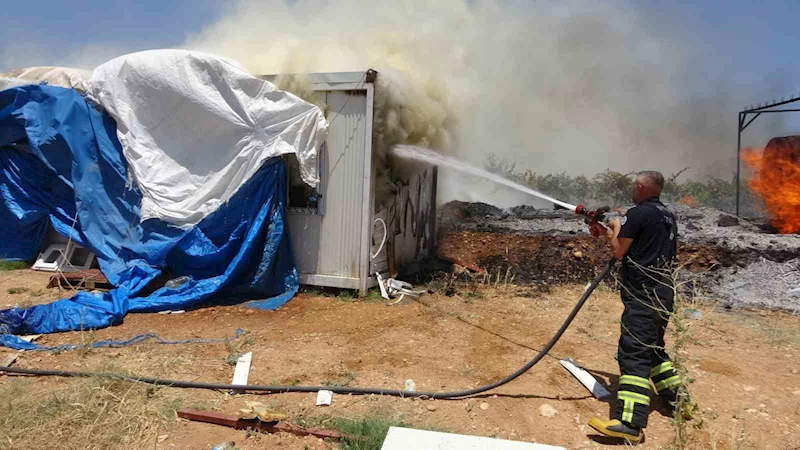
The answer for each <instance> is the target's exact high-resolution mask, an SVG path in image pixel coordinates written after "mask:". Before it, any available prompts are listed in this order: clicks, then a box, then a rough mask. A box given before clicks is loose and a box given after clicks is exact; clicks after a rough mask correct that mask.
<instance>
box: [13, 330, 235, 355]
mask: <svg viewBox="0 0 800 450" xmlns="http://www.w3.org/2000/svg"><path fill="white" fill-rule="evenodd" d="M244 334H247V331H245V330H242V329H240V328H237V329H236V335H235V336H233V337H226V338H219V339H181V340H177V341H168V340H166V339H162V338H161V337H159V336H158V335H157V334H155V333H144V334H140V335H138V336H134V337H132V338H130V339H126V340H124V341H115V340H113V339H107V340H104V341H97V342H92V343H90V344H86V345H75V344H60V345H57V346H55V347H45V346H42V345H38V344H34V343H32V342H27V341H24V340H22V339H20V338H19V337H18V336H14V335H13V334H3V335H0V345H3V346H5V347H9V348H12V349H15V350H26V351H45V352H66V351H73V350H79V349H88V348H118V347H129V346H131V345H137V344H141V343H143V342H147V341H155V343H156V344H163V345H184V344H216V343H220V342H230V341H234V340H236V339H238V338H239V337H241V336H242V335H244Z"/></svg>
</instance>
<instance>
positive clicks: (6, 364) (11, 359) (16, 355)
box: [0, 353, 19, 367]
mask: <svg viewBox="0 0 800 450" xmlns="http://www.w3.org/2000/svg"><path fill="white" fill-rule="evenodd" d="M18 358H19V353H14V354H13V355H8V357H6V359H5V361H3V362H2V363H0V364H1V365H0V367H11V365H12V364H14V362H16V361H17V359H18Z"/></svg>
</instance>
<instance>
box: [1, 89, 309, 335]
mask: <svg viewBox="0 0 800 450" xmlns="http://www.w3.org/2000/svg"><path fill="white" fill-rule="evenodd" d="M285 179H286V172H285V165H284V163H283V161H281V160H280V159H279V158H273V159H272V160H268V161H266V162H264V163H263V164H262V165H261V166H260V167H259V168H258V169H257V171H256V172H255V174H254V175H253V176H252V177H251V178H250V179H249V180H248V181H247V182H246V183H244V184H243V185H242V186H241V187H240V188H239V189H238V190H237V192H236V193H235V194H234V195H232V196H231V197H230V199H229V200H228V201H227V202H225V203H224V204H222V205H221V206H219V208H217V209H216V210H215V211H214V212H213V213H211V214H210V215H208V216H207V217H206V218H205V219H203V220H202V221H201V222H200V223H199V224H198V225H197V226H195V227H192V228H190V229H180V228H177V227H174V226H172V225H171V224H168V223H167V222H164V221H162V220H147V221H143V220H141V213H140V207H139V205H140V203H141V201H142V194H141V192H140V191H139V189H138V188H137V187H136V185H135V184H133V183H130V182H129V178H128V163H127V161H126V160H125V158H124V157H123V154H122V147H121V145H120V143H119V141H118V139H117V137H116V127H115V123H114V121H113V119H111V118H110V117H109V116H108V115H107V114H105V113H103V112H100V111H98V109H95V107H94V106H93V105H90V104H89V103H88V102H87V101H86V100H85V99H84V98H83V97H81V95H79V94H78V93H77V92H75V91H74V90H71V89H64V88H59V87H52V86H45V85H42V86H24V87H16V88H12V89H8V90H5V91H2V92H0V193H1V194H2V196H1V197H0V221H2V222H0V223H1V224H2V226H3V234H2V236H1V237H0V255H2V257H4V258H25V259H28V258H31V257H32V255H35V253H36V251H37V250H38V249H39V248H40V247H41V245H42V238H43V234H44V231H45V230H46V228H47V225H48V223H50V224H51V225H52V226H53V228H54V229H55V230H56V231H58V232H59V233H61V234H63V235H65V236H70V237H71V238H72V239H73V241H75V242H76V243H78V244H80V245H82V246H84V247H87V248H89V249H91V250H92V251H93V252H94V253H95V255H96V256H97V259H98V261H99V264H100V268H101V270H102V271H103V273H104V274H105V275H106V277H107V278H108V280H109V282H110V283H112V284H113V285H114V286H116V288H115V289H112V290H111V291H109V292H105V293H94V292H79V293H78V294H76V295H75V296H74V297H72V298H69V299H62V300H58V301H56V302H53V303H50V304H45V305H37V306H33V307H30V308H27V309H18V308H12V309H7V310H3V311H0V331H3V332H7V333H11V334H34V333H52V332H57V331H67V330H79V329H96V328H102V327H106V326H109V325H113V324H116V323H119V322H120V321H121V320H122V318H123V317H124V316H125V314H127V313H128V312H155V311H161V310H167V309H173V310H175V309H187V308H191V307H194V306H197V305H199V304H201V303H203V302H205V301H206V300H208V299H210V298H211V297H212V296H215V297H217V298H225V299H226V300H229V301H237V300H238V301H243V300H245V299H260V300H258V301H253V302H251V305H253V306H255V307H260V308H268V309H271V308H276V307H278V306H280V305H282V304H283V303H285V302H286V301H288V300H289V299H291V297H292V296H294V294H295V293H296V292H297V288H298V280H297V272H296V269H295V267H294V262H293V258H292V254H291V249H290V247H289V240H288V236H287V234H286V231H285V229H284V210H285V205H284V201H285ZM167 268H168V269H169V273H170V274H172V276H174V277H179V276H186V277H188V281H186V282H185V283H183V284H181V285H179V286H177V287H175V288H168V287H162V288H160V289H158V290H156V291H155V292H153V293H151V294H149V295H147V296H144V297H138V296H137V295H139V294H140V293H141V292H142V290H143V288H145V287H146V286H147V284H148V283H149V282H150V281H152V280H153V279H154V278H156V277H157V276H159V275H160V274H161V273H162V271H164V270H165V269H167Z"/></svg>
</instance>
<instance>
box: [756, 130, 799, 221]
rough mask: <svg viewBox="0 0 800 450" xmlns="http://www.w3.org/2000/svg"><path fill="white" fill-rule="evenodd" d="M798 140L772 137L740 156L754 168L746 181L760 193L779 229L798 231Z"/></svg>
mask: <svg viewBox="0 0 800 450" xmlns="http://www.w3.org/2000/svg"><path fill="white" fill-rule="evenodd" d="M798 144H800V140H795V139H792V138H775V139H773V140H771V141H770V142H769V144H767V147H766V148H765V149H764V150H755V149H747V150H745V151H744V152H743V153H742V160H743V161H744V162H745V163H746V164H747V165H748V166H749V167H750V168H751V169H753V170H754V171H755V176H754V177H753V178H752V179H751V180H750V182H749V183H748V184H749V186H750V190H751V191H753V192H754V193H755V194H757V195H758V196H759V197H761V200H762V201H763V202H764V206H765V207H766V209H767V212H768V213H769V215H770V218H771V220H772V225H773V226H774V227H775V228H777V229H778V230H779V231H780V232H781V233H794V232H797V231H800V145H798Z"/></svg>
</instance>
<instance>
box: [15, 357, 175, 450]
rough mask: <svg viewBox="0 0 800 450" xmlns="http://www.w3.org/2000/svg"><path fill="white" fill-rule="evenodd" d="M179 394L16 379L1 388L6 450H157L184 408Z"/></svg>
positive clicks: (113, 384) (104, 382) (107, 382)
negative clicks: (156, 445) (160, 437)
mask: <svg viewBox="0 0 800 450" xmlns="http://www.w3.org/2000/svg"><path fill="white" fill-rule="evenodd" d="M107 370H110V371H114V369H113V368H107ZM177 395H178V394H177V393H176V392H175V390H170V389H159V388H155V387H152V386H148V385H145V384H141V383H132V382H126V381H119V380H111V379H101V378H86V379H71V380H65V381H63V382H60V383H58V385H57V386H52V384H50V386H47V387H45V386H42V383H41V380H25V379H10V380H9V381H8V382H6V383H4V384H2V385H0V442H1V443H0V447H5V446H6V445H8V447H6V448H20V449H22V448H24V449H30V450H38V449H42V450H45V449H47V450H78V449H80V450H93V449H98V450H100V449H142V448H152V446H153V444H154V443H155V439H156V437H157V436H158V434H159V430H161V431H163V430H164V429H165V427H166V426H168V425H169V424H171V423H175V420H176V416H175V411H176V410H177V409H178V408H179V407H180V403H181V402H180V399H179V397H178V396H177Z"/></svg>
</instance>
